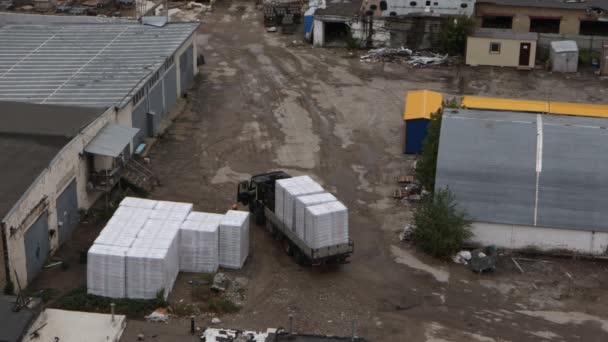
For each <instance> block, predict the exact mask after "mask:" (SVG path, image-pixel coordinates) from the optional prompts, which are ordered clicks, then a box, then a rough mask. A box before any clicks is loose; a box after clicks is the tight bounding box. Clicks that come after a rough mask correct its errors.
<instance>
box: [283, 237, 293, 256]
mask: <svg viewBox="0 0 608 342" xmlns="http://www.w3.org/2000/svg"><path fill="white" fill-rule="evenodd" d="M283 250H285V254H287V255H289V256H293V250H294V248H293V245H292V244H291V242H290V241H289V240H287V239H284V240H283Z"/></svg>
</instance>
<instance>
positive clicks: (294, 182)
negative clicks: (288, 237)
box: [275, 176, 324, 230]
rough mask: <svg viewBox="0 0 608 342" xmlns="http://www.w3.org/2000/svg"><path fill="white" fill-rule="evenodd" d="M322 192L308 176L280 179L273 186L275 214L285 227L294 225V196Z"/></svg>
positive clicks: (291, 227)
mask: <svg viewBox="0 0 608 342" xmlns="http://www.w3.org/2000/svg"><path fill="white" fill-rule="evenodd" d="M322 192H324V190H323V187H321V186H320V185H319V184H318V183H317V182H315V181H314V180H312V178H310V177H308V176H300V177H293V178H286V179H280V180H277V181H276V186H275V214H276V215H277V216H278V218H279V219H280V220H281V221H282V222H283V223H285V225H286V226H287V228H289V229H291V230H293V229H294V228H295V227H294V226H295V211H296V208H295V206H296V204H295V202H296V198H297V197H298V196H303V195H311V194H317V193H322Z"/></svg>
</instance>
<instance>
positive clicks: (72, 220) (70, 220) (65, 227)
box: [57, 179, 79, 244]
mask: <svg viewBox="0 0 608 342" xmlns="http://www.w3.org/2000/svg"><path fill="white" fill-rule="evenodd" d="M78 220H79V215H78V196H77V195H76V180H75V179H74V180H73V181H72V182H71V183H70V185H68V187H67V188H65V190H63V192H62V193H61V195H59V197H57V227H58V230H59V244H63V243H64V242H65V241H67V240H68V239H69V238H70V236H72V232H73V231H74V228H76V226H77V225H78Z"/></svg>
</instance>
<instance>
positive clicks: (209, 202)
mask: <svg viewBox="0 0 608 342" xmlns="http://www.w3.org/2000/svg"><path fill="white" fill-rule="evenodd" d="M201 20H202V21H203V24H202V26H201V32H200V33H201V34H200V37H199V47H202V50H203V53H204V55H205V60H206V64H205V65H204V66H202V67H201V77H200V79H199V80H198V81H197V85H196V86H195V87H194V89H193V90H192V91H191V92H190V93H189V96H188V99H187V103H186V105H185V106H183V107H184V108H183V110H182V112H181V113H180V115H179V116H178V117H177V118H176V119H175V121H174V123H173V125H172V126H171V127H170V128H169V130H168V131H167V132H166V133H165V134H164V135H163V136H162V138H161V139H160V140H159V142H158V143H157V144H156V145H155V146H154V148H153V149H152V151H151V154H150V155H149V157H150V158H151V167H152V168H153V170H154V171H155V172H156V173H157V175H158V176H159V178H160V179H161V181H162V183H163V185H162V186H161V187H158V188H157V189H155V191H154V192H153V193H152V196H151V197H152V198H155V199H163V200H177V201H187V202H193V203H194V205H195V209H196V210H201V211H212V212H223V211H225V210H227V209H228V208H229V207H230V205H231V204H232V203H233V202H234V200H235V194H236V184H237V182H238V181H239V180H244V179H247V178H248V177H250V175H253V174H256V173H262V172H266V171H268V170H274V169H281V170H286V171H287V172H289V173H291V174H292V175H300V174H307V175H310V176H312V177H313V178H315V179H316V180H318V181H319V182H321V183H322V184H323V185H324V186H325V187H326V189H328V190H330V191H331V192H333V193H334V194H336V195H337V196H338V197H339V198H340V199H341V200H342V201H343V202H345V203H346V205H347V206H348V207H349V209H350V228H351V237H352V239H353V240H354V241H355V244H356V246H355V249H356V250H355V253H354V255H353V257H352V259H351V261H352V262H351V263H350V264H348V265H345V266H343V267H341V268H339V269H334V270H319V269H310V268H303V267H299V266H297V265H296V264H295V263H294V262H293V261H292V260H291V259H289V257H288V256H286V255H285V254H284V253H283V252H282V250H281V248H280V246H279V245H278V244H277V243H276V242H275V241H273V240H272V239H271V238H270V236H269V235H268V234H266V233H265V232H264V231H263V230H262V229H261V228H260V227H256V226H252V230H251V253H250V257H249V259H248V261H247V264H246V266H245V268H244V269H242V270H240V271H231V272H228V273H229V275H230V276H234V277H236V276H239V277H244V278H246V279H247V280H248V281H247V283H248V285H247V287H246V291H245V297H246V299H245V301H244V304H243V308H242V309H241V310H240V312H238V313H236V314H229V315H222V316H219V318H220V319H221V320H222V324H221V325H220V326H222V327H227V328H241V329H256V330H265V329H266V328H268V327H278V326H287V324H288V323H287V322H288V318H287V317H288V315H290V314H291V315H293V317H294V328H295V330H297V331H302V332H307V333H323V334H335V335H350V331H351V322H352V321H353V320H354V321H355V325H356V333H357V335H359V336H363V337H366V338H367V339H368V340H370V341H427V342H431V341H466V342H470V341H480V342H490V341H606V340H607V339H608V313H607V312H606V309H605V308H606V306H607V305H608V290H606V284H607V283H608V272H607V269H608V263H602V262H592V261H580V260H571V259H563V260H557V259H546V260H549V261H551V262H543V261H520V264H521V266H522V267H523V269H524V271H525V273H523V274H520V273H519V272H518V271H517V269H516V267H515V266H514V264H513V263H512V261H511V259H510V258H509V257H507V256H504V257H503V258H502V259H501V261H500V263H499V265H498V270H497V272H495V273H494V274H488V275H476V274H473V273H471V272H470V271H469V270H468V269H466V268H465V267H464V266H462V265H458V264H453V263H449V262H440V261H437V260H434V259H431V258H428V257H426V256H424V255H422V254H420V253H418V252H416V251H415V250H414V249H413V248H412V247H410V246H408V245H406V244H403V243H401V242H400V241H399V239H398V232H399V231H400V230H401V229H402V228H403V226H404V225H405V224H406V223H408V221H409V219H410V217H411V208H410V207H409V206H407V205H403V204H400V203H397V202H395V201H394V200H393V199H392V198H391V197H390V195H391V194H392V191H393V189H395V187H396V185H397V184H396V178H397V177H398V176H399V175H404V174H407V173H408V172H409V171H410V169H411V166H412V163H413V160H412V158H411V157H408V156H405V155H403V154H402V153H401V152H402V146H403V132H402V131H403V124H402V113H403V107H404V98H405V94H406V92H407V91H409V90H415V89H429V90H435V91H439V92H442V93H444V94H447V95H452V96H460V95H464V94H472V95H491V96H501V97H515V98H530V99H546V98H552V99H557V100H562V101H576V102H601V100H602V99H605V98H606V89H607V88H606V85H607V84H608V81H601V80H599V79H597V78H595V77H594V76H593V75H591V74H576V75H572V76H568V77H565V76H563V75H557V74H551V73H548V72H544V71H539V70H535V71H532V72H527V71H517V70H512V69H502V68H470V67H463V66H458V67H457V66H454V67H433V68H425V69H412V68H410V67H407V66H405V65H401V64H383V63H363V62H360V61H359V59H358V58H356V56H355V57H354V58H353V55H352V54H351V53H349V52H348V51H346V50H341V49H317V48H311V47H310V46H308V45H300V44H294V43H293V41H294V40H297V41H299V40H300V36H297V35H293V36H289V35H285V36H283V35H281V34H280V33H266V32H265V30H264V28H263V26H262V12H261V11H259V10H257V9H256V8H255V5H254V3H253V2H236V1H233V2H230V1H225V0H223V1H220V2H218V3H216V8H215V10H214V12H212V13H205V14H203V15H202V17H201ZM85 240H86V239H85ZM89 240H90V239H89ZM87 241H88V240H87ZM91 241H92V240H91ZM89 243H90V242H89ZM83 244H84V242H83ZM80 268H82V267H80V266H78V267H74V272H83V271H82V270H81V269H80ZM69 272H70V271H65V272H62V271H60V270H54V271H48V272H47V273H48V274H43V276H41V277H40V279H39V281H37V283H39V282H43V283H44V284H47V285H48V284H52V279H53V278H54V279H57V278H58V277H61V275H62V274H65V273H69ZM49 274H50V275H49ZM71 277H73V279H72V278H68V279H70V280H69V281H66V282H70V281H71V282H77V281H82V279H83V276H82V273H81V274H80V275H72V276H71ZM193 277H194V275H192V274H180V276H179V277H178V280H177V282H176V286H175V289H174V290H173V292H172V294H171V297H170V300H171V301H173V302H175V301H179V300H182V299H183V300H184V301H188V300H189V298H190V285H189V284H188V280H191V279H192V278H193ZM40 286H43V285H40ZM212 317H214V316H212V315H201V316H197V318H196V320H197V324H198V325H199V326H209V325H211V323H210V322H211V318H212ZM139 333H144V334H145V335H146V336H147V338H146V340H151V341H178V340H179V341H196V340H197V339H196V338H195V337H192V336H191V335H190V334H189V323H188V321H187V320H186V319H172V320H171V321H170V322H169V323H168V324H162V323H148V322H145V321H143V320H141V321H140V320H130V321H129V323H128V326H127V329H126V331H125V333H124V335H123V338H122V339H121V341H135V340H136V336H137V334H139Z"/></svg>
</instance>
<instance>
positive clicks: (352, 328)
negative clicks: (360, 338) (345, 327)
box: [350, 319, 356, 342]
mask: <svg viewBox="0 0 608 342" xmlns="http://www.w3.org/2000/svg"><path fill="white" fill-rule="evenodd" d="M350 323H351V326H350V334H351V341H353V342H354V341H355V338H356V335H355V320H354V319H353V320H352V321H351V322H350Z"/></svg>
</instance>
